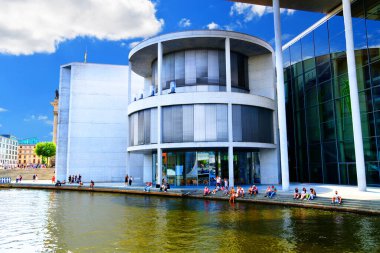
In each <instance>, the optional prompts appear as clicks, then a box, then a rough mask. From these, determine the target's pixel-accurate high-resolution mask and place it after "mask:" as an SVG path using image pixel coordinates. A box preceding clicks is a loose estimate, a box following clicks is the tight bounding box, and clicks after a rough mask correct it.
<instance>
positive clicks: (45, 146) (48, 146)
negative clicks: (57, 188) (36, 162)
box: [34, 142, 56, 165]
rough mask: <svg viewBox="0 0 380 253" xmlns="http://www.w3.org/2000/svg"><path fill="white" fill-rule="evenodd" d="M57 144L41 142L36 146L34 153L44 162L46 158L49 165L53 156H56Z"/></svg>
mask: <svg viewBox="0 0 380 253" xmlns="http://www.w3.org/2000/svg"><path fill="white" fill-rule="evenodd" d="M55 150H56V148H55V144H54V143H53V142H40V143H38V144H37V145H36V148H35V149H34V153H36V155H38V156H41V157H42V161H44V159H45V158H46V159H47V160H48V165H49V158H50V157H52V156H55Z"/></svg>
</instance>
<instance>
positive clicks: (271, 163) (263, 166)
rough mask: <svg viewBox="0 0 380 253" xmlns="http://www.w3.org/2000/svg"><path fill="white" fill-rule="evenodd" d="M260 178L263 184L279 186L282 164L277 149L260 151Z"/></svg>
mask: <svg viewBox="0 0 380 253" xmlns="http://www.w3.org/2000/svg"><path fill="white" fill-rule="evenodd" d="M259 158H260V176H261V183H262V184H279V183H280V177H279V170H280V164H279V162H278V152H277V149H260V153H259Z"/></svg>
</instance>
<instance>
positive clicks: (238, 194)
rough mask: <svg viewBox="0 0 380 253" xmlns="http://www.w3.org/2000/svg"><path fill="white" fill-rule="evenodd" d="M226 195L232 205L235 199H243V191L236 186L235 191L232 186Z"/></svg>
mask: <svg viewBox="0 0 380 253" xmlns="http://www.w3.org/2000/svg"><path fill="white" fill-rule="evenodd" d="M227 195H229V196H230V200H229V201H230V202H232V203H235V199H236V198H239V197H241V198H244V189H243V187H241V186H237V187H236V191H235V189H234V187H233V186H232V187H231V190H230V191H229V192H228V193H227Z"/></svg>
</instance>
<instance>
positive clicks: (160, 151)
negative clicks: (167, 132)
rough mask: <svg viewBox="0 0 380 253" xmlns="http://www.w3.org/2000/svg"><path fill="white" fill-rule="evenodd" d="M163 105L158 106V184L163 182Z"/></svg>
mask: <svg viewBox="0 0 380 253" xmlns="http://www.w3.org/2000/svg"><path fill="white" fill-rule="evenodd" d="M161 118H162V117H161V106H158V107H157V145H158V148H157V184H161V183H162V149H161V148H160V146H161V136H162V135H161V126H162V124H161Z"/></svg>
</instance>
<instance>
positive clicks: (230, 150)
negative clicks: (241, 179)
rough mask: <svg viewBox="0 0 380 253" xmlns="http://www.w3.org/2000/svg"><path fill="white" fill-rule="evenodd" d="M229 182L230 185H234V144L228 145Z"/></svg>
mask: <svg viewBox="0 0 380 253" xmlns="http://www.w3.org/2000/svg"><path fill="white" fill-rule="evenodd" d="M228 183H229V186H230V187H231V186H234V185H235V182H234V148H233V147H232V145H229V146H228Z"/></svg>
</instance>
